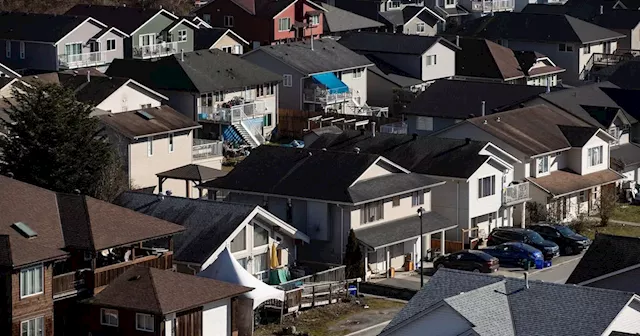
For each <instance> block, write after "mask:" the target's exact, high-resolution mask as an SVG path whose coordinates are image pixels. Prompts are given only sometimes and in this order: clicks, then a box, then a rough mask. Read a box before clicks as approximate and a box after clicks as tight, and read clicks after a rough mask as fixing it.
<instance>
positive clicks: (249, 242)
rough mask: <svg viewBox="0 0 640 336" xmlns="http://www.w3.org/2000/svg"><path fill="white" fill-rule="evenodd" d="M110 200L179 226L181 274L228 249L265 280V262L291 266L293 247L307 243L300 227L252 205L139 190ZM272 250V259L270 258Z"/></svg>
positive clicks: (175, 258)
mask: <svg viewBox="0 0 640 336" xmlns="http://www.w3.org/2000/svg"><path fill="white" fill-rule="evenodd" d="M115 204H118V205H120V206H123V207H125V208H129V209H132V210H135V211H137V212H140V213H143V214H145V215H149V216H153V217H156V218H159V219H163V220H166V221H168V222H172V223H176V224H179V225H182V226H183V227H184V228H185V231H184V232H183V233H182V234H181V235H180V236H178V237H176V239H175V240H174V250H175V254H174V256H173V261H174V263H175V264H176V265H177V270H178V272H181V273H188V274H192V275H195V274H197V273H200V272H201V271H203V270H204V269H205V268H207V267H209V266H210V265H211V264H212V263H213V262H214V261H215V260H216V259H217V258H218V255H220V253H221V252H222V251H223V250H224V249H225V248H228V249H229V252H231V255H232V256H233V257H234V258H235V259H236V260H237V261H238V262H239V263H240V265H242V266H243V267H244V268H245V269H246V270H247V271H248V272H249V273H251V274H252V275H253V276H255V277H256V278H258V279H261V280H263V281H265V282H267V281H269V275H270V271H269V265H274V264H276V263H277V265H278V268H280V269H289V268H291V267H292V266H293V265H294V263H296V261H297V260H298V256H297V250H298V249H300V248H301V246H302V245H303V244H306V243H309V237H308V236H307V235H306V234H304V233H303V232H302V231H301V230H299V229H297V228H295V227H293V226H291V225H290V224H288V223H286V222H284V221H283V220H282V219H280V218H278V217H276V216H275V215H273V214H271V213H270V212H269V211H267V210H265V209H264V208H262V207H261V206H259V205H255V204H243V203H233V202H217V201H210V200H206V199H197V200H196V199H188V198H183V197H171V196H165V197H162V198H158V197H157V196H156V195H151V194H143V193H139V192H124V193H122V194H120V196H118V198H117V199H116V200H115ZM274 248H275V250H276V253H275V255H276V256H277V258H278V259H277V260H276V261H273V260H271V258H272V256H273V254H272V251H271V250H272V249H274ZM272 262H274V263H272ZM274 284H276V283H274Z"/></svg>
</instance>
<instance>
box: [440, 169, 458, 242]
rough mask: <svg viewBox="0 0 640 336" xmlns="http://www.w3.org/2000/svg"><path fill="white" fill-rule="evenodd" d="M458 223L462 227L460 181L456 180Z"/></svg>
mask: <svg viewBox="0 0 640 336" xmlns="http://www.w3.org/2000/svg"><path fill="white" fill-rule="evenodd" d="M456 225H458V227H460V181H457V182H456ZM442 238H443V239H444V237H442ZM461 238H462V237H461Z"/></svg>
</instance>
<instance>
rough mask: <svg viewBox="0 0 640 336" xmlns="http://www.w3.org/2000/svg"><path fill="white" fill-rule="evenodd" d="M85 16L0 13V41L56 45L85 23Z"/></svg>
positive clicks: (87, 19) (86, 18)
mask: <svg viewBox="0 0 640 336" xmlns="http://www.w3.org/2000/svg"><path fill="white" fill-rule="evenodd" d="M89 20H90V21H92V22H94V23H95V24H96V25H102V23H100V22H98V21H96V20H94V19H91V18H88V17H87V16H74V15H53V14H34V13H19V12H0V39H4V40H16V41H33V42H47V43H57V42H58V41H60V40H61V39H62V38H64V37H65V36H67V35H68V34H69V33H70V32H72V31H73V30H74V29H76V28H78V27H79V26H80V25H81V24H83V23H84V22H86V21H89Z"/></svg>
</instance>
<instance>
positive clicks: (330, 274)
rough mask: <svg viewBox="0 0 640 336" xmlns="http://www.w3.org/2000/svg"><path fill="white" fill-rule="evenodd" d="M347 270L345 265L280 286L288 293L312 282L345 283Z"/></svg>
mask: <svg viewBox="0 0 640 336" xmlns="http://www.w3.org/2000/svg"><path fill="white" fill-rule="evenodd" d="M345 268H346V266H344V265H341V266H337V267H332V268H330V269H327V270H324V271H320V272H316V273H314V274H310V275H306V276H303V277H300V278H297V279H292V280H290V281H287V282H283V283H281V284H280V285H278V286H279V287H281V288H282V289H284V290H285V291H286V290H290V289H293V288H296V287H298V286H299V285H301V284H308V283H312V282H329V281H343V280H344V279H345Z"/></svg>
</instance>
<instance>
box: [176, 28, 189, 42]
mask: <svg viewBox="0 0 640 336" xmlns="http://www.w3.org/2000/svg"><path fill="white" fill-rule="evenodd" d="M186 40H187V30H186V29H182V30H178V42H184V41H186Z"/></svg>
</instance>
